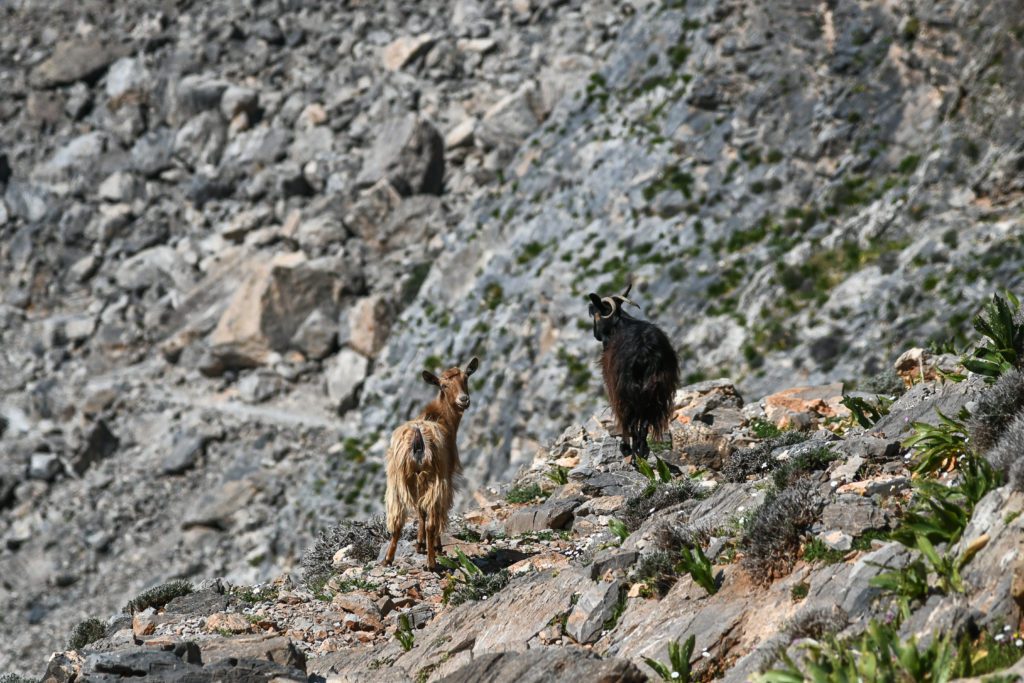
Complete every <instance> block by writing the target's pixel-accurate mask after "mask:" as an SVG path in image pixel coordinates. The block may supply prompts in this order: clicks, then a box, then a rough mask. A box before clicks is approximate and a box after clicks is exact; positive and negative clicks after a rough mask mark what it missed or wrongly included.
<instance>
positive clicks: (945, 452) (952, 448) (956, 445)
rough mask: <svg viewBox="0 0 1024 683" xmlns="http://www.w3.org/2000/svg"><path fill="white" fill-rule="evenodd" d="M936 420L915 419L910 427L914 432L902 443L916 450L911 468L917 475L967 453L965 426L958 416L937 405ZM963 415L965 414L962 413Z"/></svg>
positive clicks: (939, 467)
mask: <svg viewBox="0 0 1024 683" xmlns="http://www.w3.org/2000/svg"><path fill="white" fill-rule="evenodd" d="M935 412H936V413H938V416H939V424H937V425H933V424H928V423H927V422H914V423H912V424H911V427H912V428H913V430H914V433H913V434H912V435H910V436H909V437H908V438H907V439H906V440H904V442H903V445H904V446H905V447H907V448H910V449H911V450H913V451H915V455H916V456H917V460H916V462H915V463H914V472H915V473H916V474H919V475H923V474H929V473H931V472H935V471H936V470H939V469H941V468H942V467H944V466H946V465H948V464H949V463H953V464H954V466H955V464H956V463H957V461H958V460H959V459H960V458H961V457H962V456H964V455H966V454H967V438H968V434H967V427H966V426H965V425H964V423H963V422H961V421H960V420H954V419H953V418H950V417H946V416H945V415H944V414H943V413H942V411H940V410H938V409H936V411H935ZM960 417H961V418H965V417H966V416H965V415H961V416H960Z"/></svg>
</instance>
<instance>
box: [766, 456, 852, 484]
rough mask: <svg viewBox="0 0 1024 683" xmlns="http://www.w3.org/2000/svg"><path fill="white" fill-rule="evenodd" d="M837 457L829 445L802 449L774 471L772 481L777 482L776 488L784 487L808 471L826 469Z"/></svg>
mask: <svg viewBox="0 0 1024 683" xmlns="http://www.w3.org/2000/svg"><path fill="white" fill-rule="evenodd" d="M837 457H839V456H838V455H837V454H836V453H835V452H834V451H833V450H832V449H830V448H828V447H827V446H821V447H820V448H814V449H801V450H799V451H798V452H797V454H796V455H794V456H793V457H791V458H790V459H789V460H787V461H785V462H784V463H782V465H780V466H779V467H778V468H777V469H775V471H774V472H772V483H774V484H775V488H777V489H780V490H781V489H784V488H786V487H787V486H789V484H790V483H792V482H793V481H795V480H796V479H798V478H799V477H801V476H803V475H805V474H807V473H808V472H815V471H818V470H823V469H825V468H826V467H828V465H829V463H830V462H832V461H833V460H835V459H836V458H837Z"/></svg>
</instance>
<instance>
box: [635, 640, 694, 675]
mask: <svg viewBox="0 0 1024 683" xmlns="http://www.w3.org/2000/svg"><path fill="white" fill-rule="evenodd" d="M696 642H697V637H696V636H692V635H691V636H690V637H689V638H687V639H686V642H685V643H683V644H682V645H680V644H679V641H678V640H673V641H672V642H671V643H669V644H668V664H662V663H661V662H659V661H657V660H654V659H651V658H650V657H644V662H645V663H646V664H647V666H649V667H651V668H652V669H654V671H655V673H657V674H658V675H659V676H660V677H661V680H663V681H679V683H690V681H691V680H692V679H691V672H690V658H691V657H692V656H693V646H694V644H695V643H696Z"/></svg>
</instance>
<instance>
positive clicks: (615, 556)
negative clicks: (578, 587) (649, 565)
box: [590, 548, 640, 581]
mask: <svg viewBox="0 0 1024 683" xmlns="http://www.w3.org/2000/svg"><path fill="white" fill-rule="evenodd" d="M639 558H640V553H639V552H637V551H636V550H623V549H621V548H605V549H604V550H599V551H598V552H596V553H595V554H594V559H593V561H592V562H591V563H590V578H591V579H593V580H594V581H597V580H598V579H600V578H601V577H602V576H604V575H605V574H607V573H608V572H609V571H617V570H619V569H627V568H629V567H632V566H633V564H634V563H635V562H636V561H637V560H638V559H639Z"/></svg>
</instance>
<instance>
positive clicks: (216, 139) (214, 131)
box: [172, 111, 227, 168]
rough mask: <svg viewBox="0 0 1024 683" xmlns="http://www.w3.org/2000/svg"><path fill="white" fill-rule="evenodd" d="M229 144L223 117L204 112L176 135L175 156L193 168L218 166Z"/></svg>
mask: <svg viewBox="0 0 1024 683" xmlns="http://www.w3.org/2000/svg"><path fill="white" fill-rule="evenodd" d="M226 144H227V128H226V127H225V126H224V122H223V120H222V119H221V117H220V116H219V115H218V114H217V113H216V112H212V111H204V112H201V113H199V114H197V115H196V116H193V117H192V118H190V119H189V120H188V121H187V122H185V125H183V126H182V127H181V128H179V129H178V132H177V133H175V135H174V145H173V147H172V149H173V151H174V155H175V156H176V157H178V158H180V159H182V160H183V161H184V162H185V163H186V164H188V165H189V166H191V167H193V168H194V167H197V166H201V165H206V164H208V165H211V166H216V165H217V164H219V163H220V160H221V155H222V154H223V152H224V146H225V145H226Z"/></svg>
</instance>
